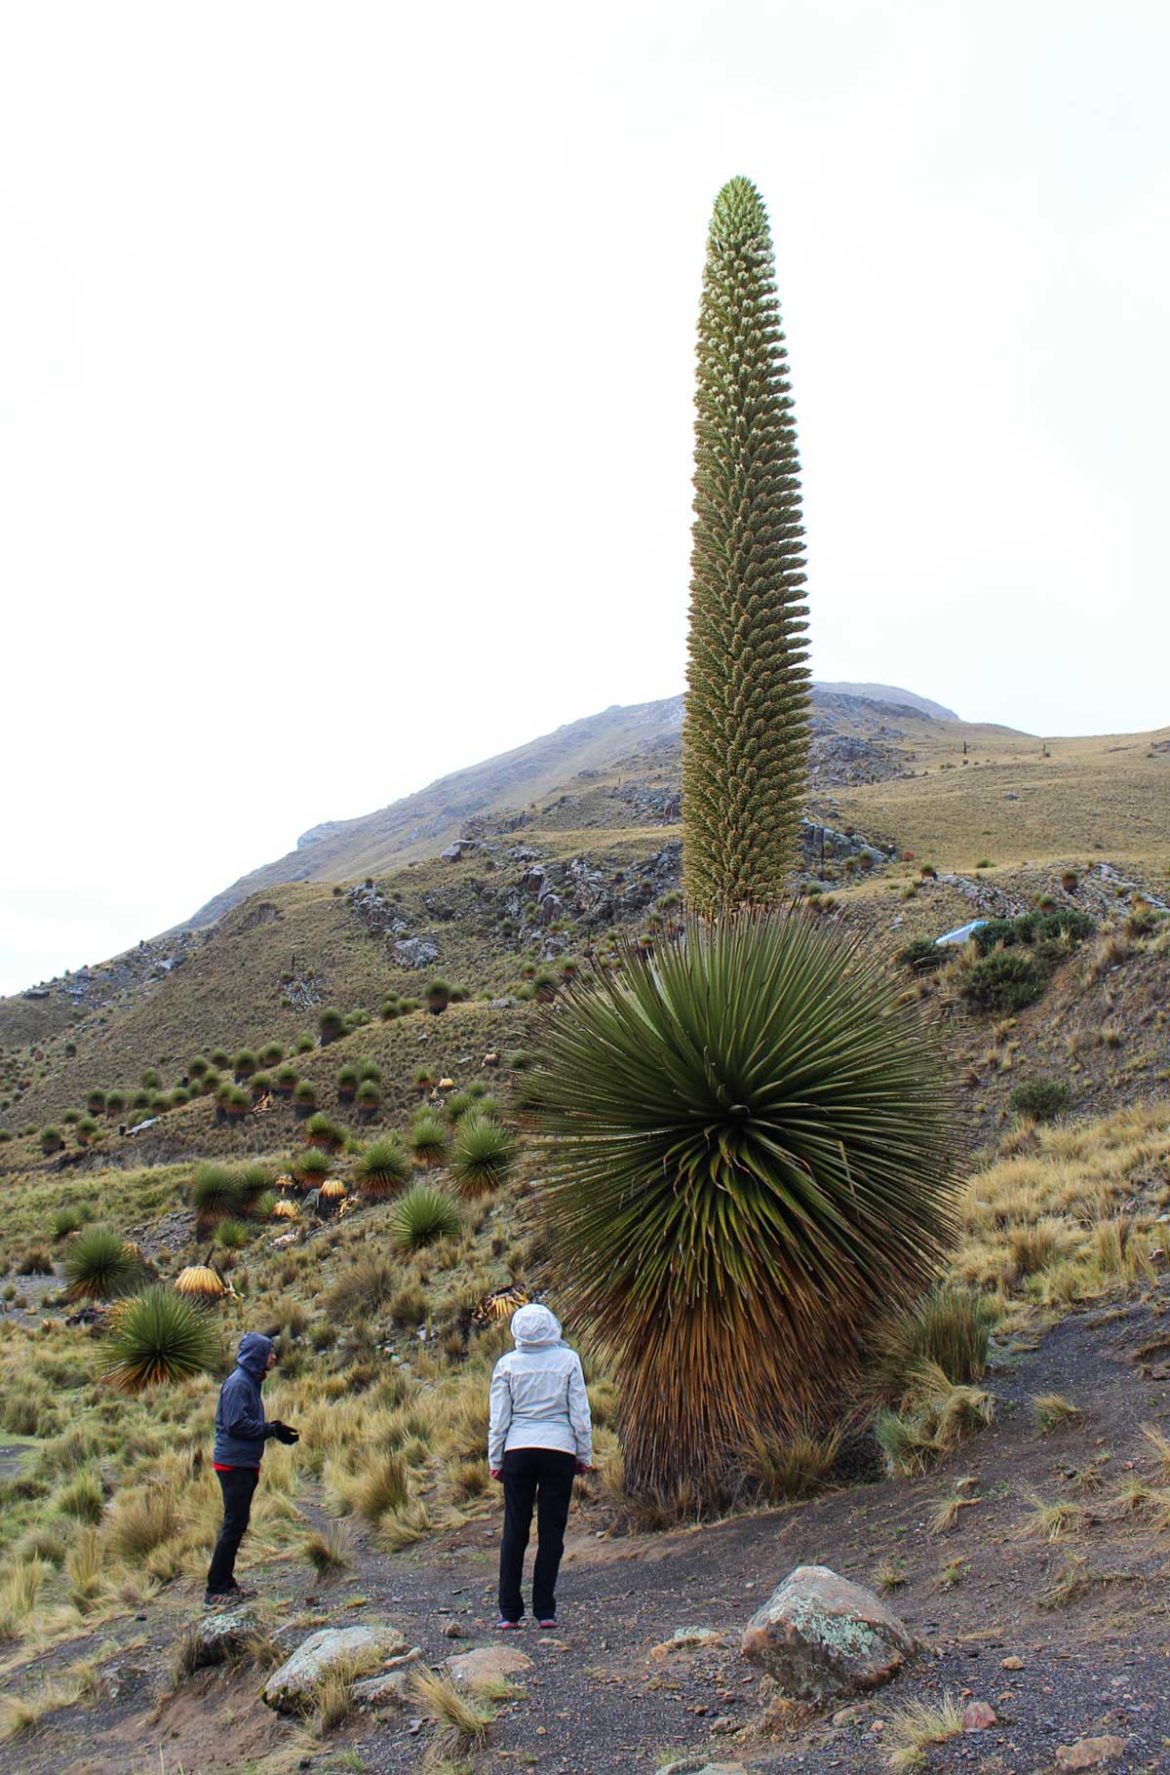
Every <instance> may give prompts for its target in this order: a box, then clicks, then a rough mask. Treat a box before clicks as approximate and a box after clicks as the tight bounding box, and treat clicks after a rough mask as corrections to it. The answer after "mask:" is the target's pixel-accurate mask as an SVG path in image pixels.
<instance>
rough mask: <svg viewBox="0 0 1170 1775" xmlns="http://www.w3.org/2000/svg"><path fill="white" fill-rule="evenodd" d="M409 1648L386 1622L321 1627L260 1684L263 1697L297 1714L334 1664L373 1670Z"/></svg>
mask: <svg viewBox="0 0 1170 1775" xmlns="http://www.w3.org/2000/svg"><path fill="white" fill-rule="evenodd" d="M409 1650H410V1644H409V1641H408V1640H407V1639H406V1638H405V1637H404V1636H403V1634H402V1633H401V1632H400V1631H399V1629H398V1628H397V1627H391V1626H390V1625H389V1623H388V1622H386V1621H372V1622H370V1623H369V1625H368V1626H364V1627H323V1628H321V1630H320V1631H319V1632H317V1633H311V1634H310V1635H309V1637H308V1639H307V1640H305V1641H304V1643H303V1644H302V1645H299V1646H298V1647H297V1649H296V1651H295V1652H294V1653H293V1655H292V1657H291V1658H288V1659H286V1660H285V1662H284V1663H283V1664H282V1665H281V1666H280V1668H279V1670H274V1671H273V1673H272V1675H271V1676H270V1677H269V1678H268V1681H267V1682H266V1683H265V1685H264V1699H265V1701H267V1703H268V1705H269V1707H275V1708H276V1710H277V1712H278V1713H298V1712H299V1711H300V1710H301V1709H302V1708H304V1707H306V1706H307V1705H309V1703H310V1702H311V1699H312V1693H313V1689H314V1688H315V1686H316V1685H317V1683H319V1682H320V1680H321V1678H322V1677H323V1676H324V1675H325V1674H326V1673H327V1672H328V1671H330V1670H332V1669H334V1668H335V1666H337V1665H339V1664H341V1665H346V1666H349V1665H354V1666H356V1667H357V1670H358V1671H359V1672H360V1671H362V1670H363V1669H364V1671H365V1672H366V1673H369V1672H372V1671H374V1670H376V1669H377V1668H378V1667H379V1666H380V1665H383V1664H386V1663H387V1662H388V1661H389V1660H390V1659H392V1658H396V1657H400V1656H401V1655H402V1654H403V1653H404V1652H407V1651H409Z"/></svg>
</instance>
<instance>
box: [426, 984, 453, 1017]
mask: <svg viewBox="0 0 1170 1775" xmlns="http://www.w3.org/2000/svg"><path fill="white" fill-rule="evenodd" d="M450 1003H451V984H450V982H449V981H448V980H432V981H431V983H430V985H429V986H428V987H427V990H426V1005H427V1010H428V1011H430V1012H432V1013H433V1014H434V1015H435V1016H438V1015H439V1013H440V1012H441V1011H445V1010H446V1009H447V1006H448V1005H449V1004H450Z"/></svg>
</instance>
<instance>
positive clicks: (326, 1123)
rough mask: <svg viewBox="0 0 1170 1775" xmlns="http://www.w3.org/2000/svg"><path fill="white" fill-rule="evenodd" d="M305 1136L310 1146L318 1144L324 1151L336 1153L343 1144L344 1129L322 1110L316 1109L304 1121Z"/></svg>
mask: <svg viewBox="0 0 1170 1775" xmlns="http://www.w3.org/2000/svg"><path fill="white" fill-rule="evenodd" d="M305 1138H306V1140H307V1141H308V1142H309V1145H310V1146H319V1147H322V1148H323V1149H324V1150H325V1151H326V1152H332V1153H336V1152H340V1151H341V1149H342V1147H343V1146H344V1145H345V1129H344V1128H340V1127H338V1125H337V1123H336V1122H332V1121H330V1119H329V1117H328V1116H327V1115H326V1114H325V1113H324V1111H323V1110H318V1111H317V1114H316V1115H314V1116H310V1117H309V1120H308V1121H307V1122H306V1123H305Z"/></svg>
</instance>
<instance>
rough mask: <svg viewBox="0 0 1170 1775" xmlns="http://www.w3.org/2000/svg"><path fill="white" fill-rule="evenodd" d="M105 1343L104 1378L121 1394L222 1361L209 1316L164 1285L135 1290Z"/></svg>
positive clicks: (206, 1369)
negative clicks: (109, 1360) (107, 1356)
mask: <svg viewBox="0 0 1170 1775" xmlns="http://www.w3.org/2000/svg"><path fill="white" fill-rule="evenodd" d="M106 1347H107V1349H108V1350H109V1352H110V1355H111V1356H112V1357H113V1362H112V1363H111V1365H110V1367H109V1368H108V1369H107V1370H106V1372H105V1374H104V1376H103V1379H104V1380H106V1381H107V1382H108V1383H109V1384H110V1385H111V1386H113V1387H116V1388H117V1389H118V1391H119V1392H122V1393H140V1392H142V1391H143V1390H144V1389H145V1388H146V1387H152V1386H156V1385H158V1384H159V1383H165V1384H167V1385H174V1384H176V1383H177V1382H179V1381H183V1380H187V1379H188V1378H189V1377H190V1376H191V1375H195V1374H211V1373H214V1372H215V1371H216V1370H217V1369H218V1368H219V1367H220V1366H221V1361H222V1351H221V1349H220V1342H219V1336H218V1333H217V1332H216V1330H215V1327H214V1324H213V1322H212V1320H211V1319H210V1318H209V1316H208V1315H207V1314H206V1313H205V1312H202V1311H201V1310H200V1309H199V1308H198V1307H196V1306H192V1305H191V1304H190V1302H189V1301H186V1300H184V1299H183V1297H182V1295H180V1294H175V1293H174V1292H173V1291H172V1290H171V1289H169V1288H157V1287H156V1288H147V1289H144V1291H143V1292H142V1293H141V1294H139V1295H136V1296H135V1298H134V1299H133V1300H132V1301H130V1302H129V1303H128V1304H127V1305H126V1307H124V1308H123V1309H122V1310H121V1312H120V1313H119V1316H118V1320H117V1323H116V1325H115V1327H114V1329H113V1331H112V1332H111V1333H110V1336H109V1339H108V1341H107V1346H106ZM164 1495H166V1494H164Z"/></svg>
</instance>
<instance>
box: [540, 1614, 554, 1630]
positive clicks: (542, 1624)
mask: <svg viewBox="0 0 1170 1775" xmlns="http://www.w3.org/2000/svg"><path fill="white" fill-rule="evenodd" d="M536 1625H537V1626H538V1627H555V1626H556V1622H555V1621H554V1620H553V1618H552V1617H551V1615H550V1616H549V1618H548V1619H547V1620H545V1621H538V1622H537V1623H536Z"/></svg>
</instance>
